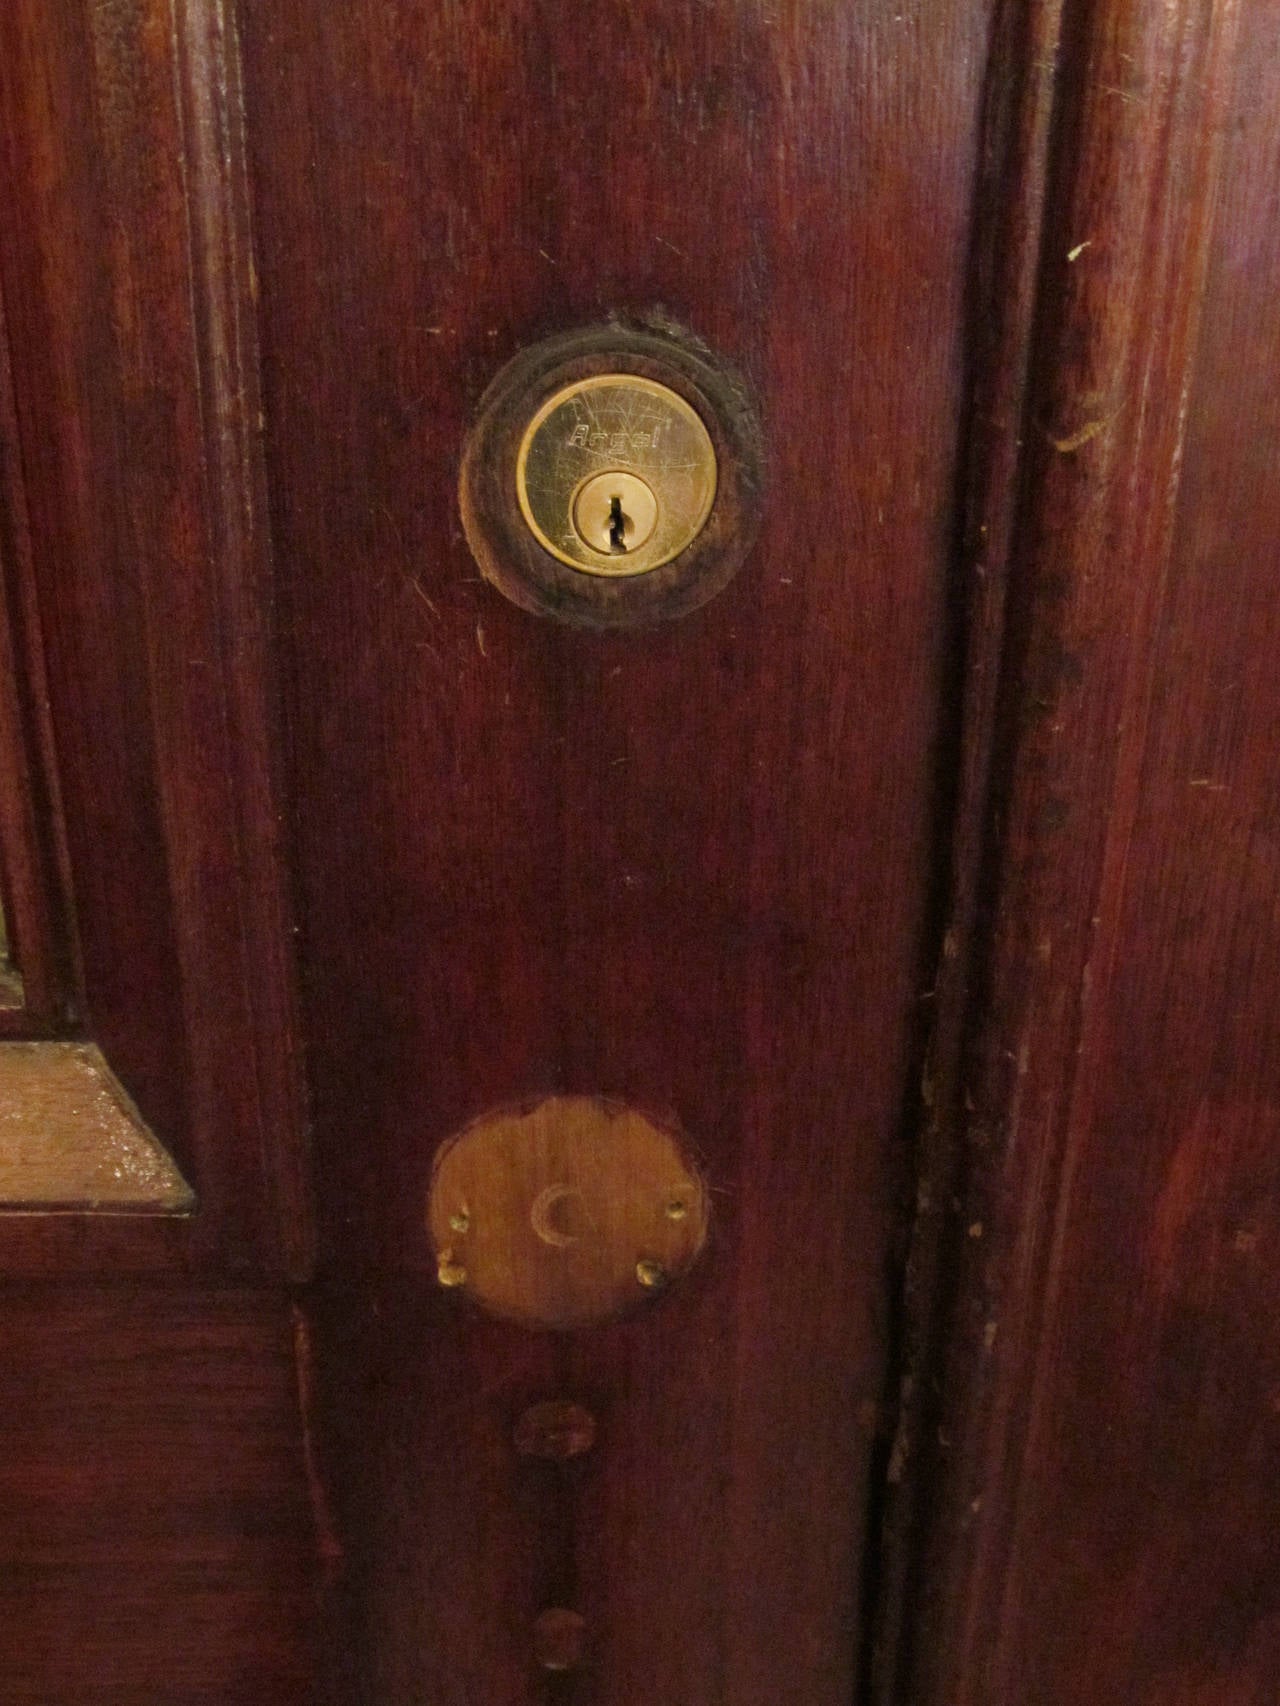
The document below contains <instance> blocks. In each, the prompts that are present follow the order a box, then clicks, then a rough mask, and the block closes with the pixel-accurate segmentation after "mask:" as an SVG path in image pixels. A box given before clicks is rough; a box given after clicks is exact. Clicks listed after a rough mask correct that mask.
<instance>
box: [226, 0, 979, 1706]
mask: <svg viewBox="0 0 1280 1706" xmlns="http://www.w3.org/2000/svg"><path fill="white" fill-rule="evenodd" d="M987 25H988V8H987V6H986V5H985V4H983V3H974V4H970V5H962V4H955V5H950V6H947V7H945V8H942V9H941V10H934V11H932V12H931V13H930V16H929V18H928V20H927V21H926V20H925V18H924V16H923V15H917V14H915V13H908V12H905V11H904V9H903V8H902V7H899V6H891V5H888V4H884V5H880V4H877V5H874V6H871V7H860V8H848V7H815V6H809V5H799V4H795V5H793V4H784V5H782V6H778V7H771V8H763V7H759V6H756V5H755V4H753V3H750V4H749V3H739V0H718V3H717V4H714V5H709V6H690V5H687V4H684V3H682V0H681V3H677V0H645V3H643V4H639V5H633V6H629V7H627V8H616V7H610V8H555V7H547V6H544V5H540V4H535V3H533V0H503V3H501V4H498V3H494V0H487V3H486V4H483V5H480V6H475V5H469V4H468V5H459V4H443V5H431V6H424V5H421V4H417V3H409V0H397V3H393V4H391V5H387V6H383V7H380V8H379V9H377V11H376V13H375V12H369V11H366V10H364V9H343V8H324V9H320V10H317V9H316V8H315V7H312V6H306V5H299V4H297V3H295V0H265V3H260V4H258V3H256V4H254V5H252V6H246V7H244V8H242V11H241V26H242V29H243V33H244V47H245V71H246V108H247V114H248V132H249V137H250V146H251V150H252V161H253V183H254V192H255V204H256V216H255V224H256V229H257V232H258V236H259V270H260V280H261V290H260V297H259V308H260V331H261V340H262V351H263V374H264V381H265V388H264V395H265V400H266V412H267V420H268V437H267V453H268V472H269V483H270V490H271V500H272V506H273V511H272V521H273V536H274V539H275V543H276V560H277V565H278V574H279V580H280V596H281V609H282V624H281V627H282V633H283V634H284V635H285V636H286V639H287V644H288V647H289V660H288V672H289V693H290V721H291V725H292V729H291V732H292V769H293V776H294V783H295V790H296V794H295V798H296V805H297V811H298V818H299V839H298V846H299V863H300V879H301V884H300V889H301V895H302V915H303V917H304V918H305V921H306V923H305V936H304V939H303V944H302V955H303V962H304V988H305V1012H306V1017H307V1031H308V1035H309V1039H310V1043H311V1048H310V1064H311V1071H312V1074H313V1081H314V1092H315V1107H316V1115H317V1124H316V1153H317V1165H318V1178H319V1196H320V1200H321V1205H322V1209H321V1213H322V1236H321V1250H322V1262H321V1267H322V1273H323V1274H324V1279H325V1283H324V1287H323V1290H322V1292H321V1294H320V1299H319V1301H318V1304H317V1322H318V1326H317V1346H318V1356H317V1378H318V1383H319V1387H320V1392H321V1400H322V1407H323V1410H324V1413H325V1414H326V1415H327V1417H328V1433H327V1450H326V1452H325V1454H324V1455H325V1458H326V1462H327V1468H328V1473H329V1475H330V1476H331V1477H332V1481H333V1492H334V1503H335V1509H336V1512H337V1517H338V1521H339V1525H340V1528H341V1530H342V1533H343V1535H344V1538H345V1540H346V1541H347V1545H348V1578H347V1580H348V1587H349V1589H350V1593H351V1597H352V1600H353V1603H354V1606H355V1622H354V1637H353V1639H352V1640H350V1641H349V1642H348V1643H347V1644H346V1662H347V1667H348V1678H347V1686H348V1689H349V1691H350V1693H351V1697H352V1698H357V1699H369V1700H374V1699H376V1700H378V1701H380V1702H398V1701H409V1700H416V1699H420V1698H422V1697H423V1696H424V1695H431V1696H432V1697H435V1698H439V1699H442V1700H463V1699H468V1698H480V1699H485V1700H486V1701H495V1702H496V1701H510V1702H514V1701H519V1700H524V1699H526V1698H529V1697H530V1691H531V1690H535V1687H537V1688H540V1686H541V1685H537V1684H536V1672H535V1670H534V1667H533V1656H532V1646H531V1628H532V1621H533V1618H534V1616H535V1615H536V1613H537V1612H538V1611H539V1610H541V1609H542V1608H543V1607H544V1606H546V1605H560V1606H564V1607H567V1608H569V1609H577V1610H579V1611H581V1613H582V1614H583V1615H584V1616H585V1617H586V1620H587V1628H588V1637H587V1638H588V1645H589V1650H590V1652H591V1655H592V1659H591V1668H590V1670H589V1672H587V1673H586V1675H585V1677H584V1678H580V1679H578V1680H577V1681H576V1682H567V1683H566V1687H569V1688H571V1689H576V1690H578V1693H577V1694H576V1695H574V1696H573V1697H574V1698H580V1699H582V1700H584V1701H585V1700H587V1699H591V1700H593V1701H599V1702H602V1703H604V1702H610V1703H618V1706H621V1703H623V1702H631V1701H634V1700H638V1699H650V1698H653V1699H669V1700H698V1701H704V1702H724V1703H726V1706H728V1703H730V1702H732V1703H733V1706H754V1703H755V1702H766V1701H767V1702H769V1703H770V1706H778V1703H785V1702H794V1703H796V1706H824V1703H826V1702H832V1703H834V1702H840V1703H841V1706H845V1703H847V1701H848V1699H849V1697H850V1694H851V1693H852V1692H853V1690H854V1686H855V1683H854V1673H855V1670H856V1666H857V1648H858V1641H859V1636H858V1624H859V1594H860V1591H861V1583H860V1565H859V1555H860V1551H861V1548H862V1543H863V1533H864V1522H865V1501H866V1494H867V1487H868V1482H869V1479H870V1477H871V1474H872V1467H871V1466H872V1462H873V1458H874V1453H875V1451H876V1436H877V1429H878V1406H879V1400H880V1397H881V1394H882V1389H883V1385H884V1381H885V1331H886V1326H885V1315H886V1271H887V1265H888V1263H889V1260H890V1254H891V1249H892V1243H893V1235H894V1223H895V1218H896V1212H897V1209H898V1206H899V1205H898V1189H899V1186H900V1183H901V1178H902V1153H901V1149H900V1146H899V1122H900V1117H901V1111H902V1105H903V1097H904V1092H905V1087H906V1084H907V1082H908V1079H909V1076H910V1073H911V1070H912V1057H913V1047H914V1042H915V1034H916V1026H917V1022H918V1017H919V1013H920V997H921V994H922V993H923V992H924V990H925V989H926V987H927V979H925V978H922V976H921V968H922V965H923V964H924V963H925V960H926V956H931V953H932V949H931V948H930V947H929V946H928V945H927V942H926V938H927V935H928V930H927V922H928V899H929V893H930V885H931V878H932V860H933V844H934V834H935V828H936V824H935V818H934V805H935V796H934V787H935V773H936V767H937V763H938V755H939V725H940V702H941V700H942V696H943V687H944V655H945V648H946V641H947V617H948V612H947V601H946V583H947V568H948V560H949V555H950V547H951V539H952V520H951V507H952V494H953V489H954V480H955V460H956V437H957V420H958V411H959V401H960V397H961V394H962V371H961V369H962V356H961V334H962V322H963V310H964V291H965V274H966V261H967V232H968V220H969V213H970V206H971V200H972V196H973V193H974V179H973V174H974V164H975V153H976V147H977V123H978V105H979V94H980V85H981V75H982V64H983V56H984V52H985V47H986V32H987ZM614 66H617V67H625V68H626V69H625V74H624V75H623V78H622V88H623V94H622V95H621V96H619V92H618V91H619V80H618V78H616V77H614V76H612V75H610V74H608V72H607V70H606V69H602V68H609V67H614ZM655 308H660V309H663V310H664V311H666V312H667V313H669V314H670V315H671V316H672V317H673V318H674V319H675V320H677V321H678V322H679V323H681V324H683V325H686V326H688V327H690V328H691V329H692V330H693V331H694V332H695V333H696V334H697V335H698V336H700V337H702V338H704V339H705V340H706V341H707V343H708V344H709V345H710V346H711V347H712V348H713V349H715V350H718V351H721V352H723V354H724V355H725V356H726V357H727V358H728V359H729V360H730V361H731V362H733V363H734V364H735V365H736V366H737V367H739V368H740V369H741V370H742V371H743V372H744V373H745V376H746V378H747V380H748V382H749V384H750V385H751V387H752V389H753V390H754V392H755V393H756V394H757V395H758V396H759V398H760V401H761V412H762V419H763V427H764V435H765V442H766V459H767V463H768V472H767V478H768V487H769V491H770V493H771V496H770V498H769V501H768V511H767V513H766V515H765V517H764V520H763V525H762V531H761V538H760V544H759V546H758V548H757V549H756V551H755V552H754V553H753V555H752V558H751V560H750V561H748V562H747V563H746V565H745V566H744V567H743V569H742V571H741V573H740V574H739V575H738V577H737V578H736V579H735V580H734V581H733V583H732V584H731V585H730V586H729V587H728V588H726V590H725V591H724V592H723V593H722V594H721V595H720V596H719V597H717V599H716V600H714V601H713V602H712V603H711V604H709V605H707V606H706V607H705V608H704V609H702V610H700V611H696V612H694V613H693V614H692V615H690V616H688V617H687V618H685V619H683V620H681V621H679V622H674V623H672V624H670V625H669V627H668V628H667V630H666V631H664V632H652V633H651V632H645V633H634V634H628V635H625V636H621V635H617V636H602V635H591V634H584V633H571V632H568V631H566V630H563V629H561V628H558V627H557V626H556V625H554V624H552V623H549V622H546V621H540V620H538V619H536V618H533V617H530V616H528V615H525V614H524V613H522V612H520V611H518V610H516V609H513V608H512V607H510V606H509V605H508V604H507V603H506V602H505V601H503V600H502V599H500V598H499V597H498V596H496V595H495V594H494V593H493V592H492V590H491V589H489V588H488V587H486V586H485V585H483V584H482V583H481V582H480V580H479V577H478V575H477V573H476V571H475V568H474V566H473V564H472V562H471V559H470V557H469V554H468V553H467V550H466V547H465V544H464V542H463V540H462V537H461V531H460V528H459V526H458V522H457V518H456V512H455V495H454V494H455V486H456V479H457V469H458V457H459V454H460V449H461V445H462V442H463V439H464V435H465V431H466V428H467V425H468V423H469V420H470V418H471V415H472V411H473V410H474V408H475V406H476V403H477V401H478V399H479V398H480V396H481V394H482V393H483V391H484V388H485V386H486V385H487V384H488V382H489V381H490V379H491V378H492V377H493V375H494V374H495V373H496V372H497V371H498V370H499V368H500V367H501V366H502V364H503V363H504V362H505V361H506V360H508V359H509V358H510V357H511V356H512V355H513V354H515V352H516V351H518V350H519V349H520V348H522V347H524V346H526V345H528V344H531V343H533V342H534V341H536V340H537V339H538V338H540V337H543V336H546V335H549V334H551V333H553V332H557V331H562V330H567V329H569V328H572V327H574V326H576V325H591V324H595V323H598V322H599V321H600V320H601V319H602V318H603V317H604V316H606V315H607V314H608V313H609V312H611V311H632V312H645V311H649V310H653V309H655ZM548 1091H561V1092H565V1093H588V1094H601V1093H603V1094H610V1095H616V1096H620V1097H623V1098H626V1099H629V1100H634V1101H635V1102H636V1103H637V1104H639V1105H642V1106H647V1107H654V1108H658V1109H671V1110H672V1111H673V1113H674V1115H675V1117H676V1118H677V1120H678V1123H679V1124H680V1126H681V1127H682V1128H683V1129H685V1130H687V1131H688V1132H689V1133H690V1134H691V1137H692V1139H693V1141H694V1142H695V1144H696V1145H697V1146H698V1148H699V1150H700V1158H701V1160H702V1161H703V1162H704V1164H705V1167H706V1172H707V1175H708V1179H709V1182H710V1185H711V1189H712V1196H713V1200H714V1202H715V1205H716V1208H715V1216H714V1224H715V1226H716V1228H717V1230H716V1232H715V1234H714V1235H713V1237H712V1239H711V1242H710V1246H709V1248H708V1251H707V1254H706V1257H705V1258H704V1260H703V1262H702V1263H701V1264H700V1266H699V1269H698V1270H696V1272H695V1273H694V1274H692V1275H691V1276H690V1277H689V1280H688V1282H687V1285H685V1286H682V1287H681V1288H679V1289H678V1290H677V1291H675V1292H673V1294H672V1295H671V1297H670V1298H669V1299H667V1300H666V1301H665V1302H664V1303H663V1304H662V1305H660V1307H659V1308H658V1309H657V1310H655V1311H654V1312H653V1315H652V1316H651V1317H650V1318H646V1319H645V1320H644V1321H643V1322H638V1323H632V1324H623V1325H619V1326H616V1327H610V1328H607V1329H604V1330H601V1331H600V1332H597V1333H593V1334H591V1335H589V1336H586V1335H584V1336H583V1337H582V1338H581V1339H580V1340H574V1339H570V1340H569V1341H568V1342H567V1343H566V1344H564V1345H563V1346H560V1347H557V1346H556V1345H555V1344H554V1343H553V1342H552V1341H550V1340H548V1339H547V1338H545V1337H538V1336H534V1335H521V1334H520V1333H519V1332H516V1331H513V1330H510V1329H505V1328H501V1327H497V1326H489V1325H483V1324H481V1323H479V1322H477V1321H475V1320H473V1319H470V1318H467V1317H465V1315H464V1316H462V1317H459V1315H458V1314H457V1312H456V1310H455V1308H454V1300H452V1299H450V1298H447V1297H444V1296H441V1295H440V1294H438V1293H437V1292H436V1290H435V1289H434V1276H433V1272H432V1265H431V1253H430V1248H429V1245H428V1243H427V1241H426V1239H425V1237H424V1231H423V1226H422V1220H421V1215H422V1204H423V1202H424V1200H425V1196H426V1189H427V1183H428V1176H429V1167H430V1158H431V1155H432V1153H433V1152H434V1150H435V1148H436V1146H437V1145H438V1144H439V1143H440V1142H441V1141H442V1139H443V1138H445V1137H446V1136H447V1135H448V1134H449V1133H450V1132H452V1131H454V1130H457V1129H458V1128H459V1127H461V1126H462V1125H463V1124H465V1123H466V1122H467V1120H469V1119H470V1118H472V1117H474V1116H475V1115H476V1114H477V1113H479V1112H482V1111H483V1110H484V1109H485V1108H486V1107H489V1106H493V1105H497V1104H501V1103H502V1102H505V1101H507V1100H510V1099H517V1098H523V1097H526V1096H530V1095H535V1094H538V1093H546V1092H548ZM553 1398H568V1399H577V1400H579V1401H581V1402H583V1403H585V1404H587V1405H588V1407H590V1408H591V1409H592V1410H593V1412H595V1413H598V1414H599V1417H600V1445H599V1449H598V1450H597V1451H594V1452H592V1453H591V1454H589V1455H588V1456H587V1458H585V1459H584V1460H583V1461H582V1463H581V1464H579V1465H577V1466H575V1471H574V1473H575V1477H576V1478H575V1480H574V1482H573V1485H572V1487H571V1488H570V1489H569V1491H568V1492H564V1491H563V1490H561V1491H557V1484H556V1483H555V1482H554V1481H548V1480H547V1479H546V1478H545V1477H542V1478H539V1475H538V1473H537V1472H536V1471H535V1470H534V1469H532V1468H531V1466H529V1465H528V1464H521V1463H520V1462H519V1461H518V1460H517V1458H516V1456H515V1454H514V1453H513V1450H512V1446H511V1427H512V1423H513V1420H514V1416H515V1415H517V1414H519V1412H520V1411H521V1410H522V1409H524V1408H525V1407H526V1406H527V1405H528V1404H530V1403H532V1402H534V1401H537V1400H541V1399H553ZM579 1471H580V1473H579ZM533 1697H536V1692H535V1694H534V1696H533Z"/></svg>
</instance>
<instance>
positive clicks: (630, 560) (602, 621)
mask: <svg viewBox="0 0 1280 1706" xmlns="http://www.w3.org/2000/svg"><path fill="white" fill-rule="evenodd" d="M761 467H762V455H761V438H760V430H759V425H758V418H757V415H756V411H755V408H754V406H753V404H752V401H751V398H750V396H749V393H748V391H747V388H746V386H745V384H744V383H743V381H742V380H741V378H740V377H739V376H738V375H737V374H736V373H735V372H734V370H733V369H732V368H731V367H729V365H728V364H727V363H726V362H724V361H723V360H721V359H720V358H719V357H717V356H715V355H714V354H713V353H712V352H711V351H709V350H708V349H707V348H706V347H705V346H704V345H702V344H701V343H699V342H698V341H697V340H696V339H694V338H692V337H691V336H689V335H688V334H686V333H683V332H680V331H677V330H673V329H672V328H671V327H670V326H668V325H666V324H662V325H654V326H650V325H621V324H616V325H615V324H611V325H607V326H596V327H592V328H590V329H588V330H586V331H579V332H572V333H566V334H562V335H560V336H558V337H555V338H549V339H547V340H546V341H545V342H543V343H540V344H535V345H532V346H531V347H530V348H528V349H526V350H523V351H521V353H520V354H519V355H517V356H516V357H515V358H514V359H513V360H512V361H510V362H508V364H507V366H506V367H504V368H503V369H502V370H501V372H500V373H499V374H498V375H497V376H496V378H495V379H494V380H493V382H492V383H491V384H490V386H489V388H488V390H487V391H486V393H485V395H484V396H483V398H482V399H481V401H480V405H479V408H478V410H477V414H476V418H475V421H474V423H473V425H472V428H471V431H470V433H469V434H468V437H467V441H466V444H465V446H464V449H463V456H462V467H461V473H460V478H459V507H460V509H461V514H462V522H463V528H464V531H465V533H466V538H467V543H468V545H469V546H470V548H471V551H472V554H473V556H474V557H475V559H476V561H477V563H478V564H479V565H480V568H481V570H482V572H483V574H484V576H485V578H486V579H487V580H488V581H490V582H491V583H492V584H493V585H494V586H495V587H497V589H498V590H499V591H500V592H501V593H503V595H504V596H505V597H507V598H509V599H511V601H512V602H513V603H515V604H518V605H520V606H521V608H523V609H525V610H529V611H533V612H535V613H537V614H538V615H543V616H551V617H553V618H555V619H557V620H559V621H562V622H568V623H572V624H574V625H576V626H579V627H592V628H616V627H628V626H644V625H647V624H650V623H653V622H657V621H661V620H664V619H667V618H671V617H675V616H680V615H683V614H685V613H686V612H687V611H690V610H693V609H695V608H696V607H697V606H699V605H701V604H704V603H706V601H707V600H708V599H709V598H711V597H713V596H714V595H715V594H716V593H717V592H719V591H720V590H721V589H722V588H723V587H724V586H725V585H726V584H727V583H728V582H729V580H731V579H732V577H733V576H734V575H735V574H736V573H737V571H738V569H739V568H740V567H741V566H742V563H743V561H744V559H745V558H746V556H747V553H748V551H749V550H750V548H751V545H752V543H753V542H754V539H755V535H756V531H757V526H758V520H759V508H760V497H761V487H762V476H761Z"/></svg>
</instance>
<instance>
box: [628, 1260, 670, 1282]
mask: <svg viewBox="0 0 1280 1706" xmlns="http://www.w3.org/2000/svg"><path fill="white" fill-rule="evenodd" d="M636 1278H637V1279H638V1280H639V1281H640V1284H641V1285H642V1286H643V1287H644V1288H645V1290H646V1291H661V1290H662V1288H663V1286H664V1285H666V1283H667V1270H666V1269H665V1268H664V1267H663V1265H662V1263H661V1262H655V1261H652V1260H651V1259H650V1258H649V1257H648V1256H641V1258H640V1260H639V1261H638V1262H637V1263H636Z"/></svg>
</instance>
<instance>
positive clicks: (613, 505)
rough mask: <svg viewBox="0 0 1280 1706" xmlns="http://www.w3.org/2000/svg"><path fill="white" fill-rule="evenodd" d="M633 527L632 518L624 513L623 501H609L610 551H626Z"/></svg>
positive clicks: (619, 499)
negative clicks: (628, 534) (628, 536)
mask: <svg viewBox="0 0 1280 1706" xmlns="http://www.w3.org/2000/svg"><path fill="white" fill-rule="evenodd" d="M630 526H631V518H630V517H629V516H625V515H623V513H622V499H621V498H617V497H615V498H610V499H609V549H610V550H611V551H614V552H620V551H625V550H626V548H627V532H628V530H629V528H630Z"/></svg>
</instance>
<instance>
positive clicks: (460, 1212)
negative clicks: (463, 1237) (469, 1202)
mask: <svg viewBox="0 0 1280 1706" xmlns="http://www.w3.org/2000/svg"><path fill="white" fill-rule="evenodd" d="M449 1227H450V1230H451V1231H453V1232H469V1231H470V1230H471V1216H470V1214H469V1213H468V1212H467V1210H466V1209H465V1208H460V1209H457V1210H455V1212H454V1213H453V1214H451V1215H450V1216H449Z"/></svg>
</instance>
